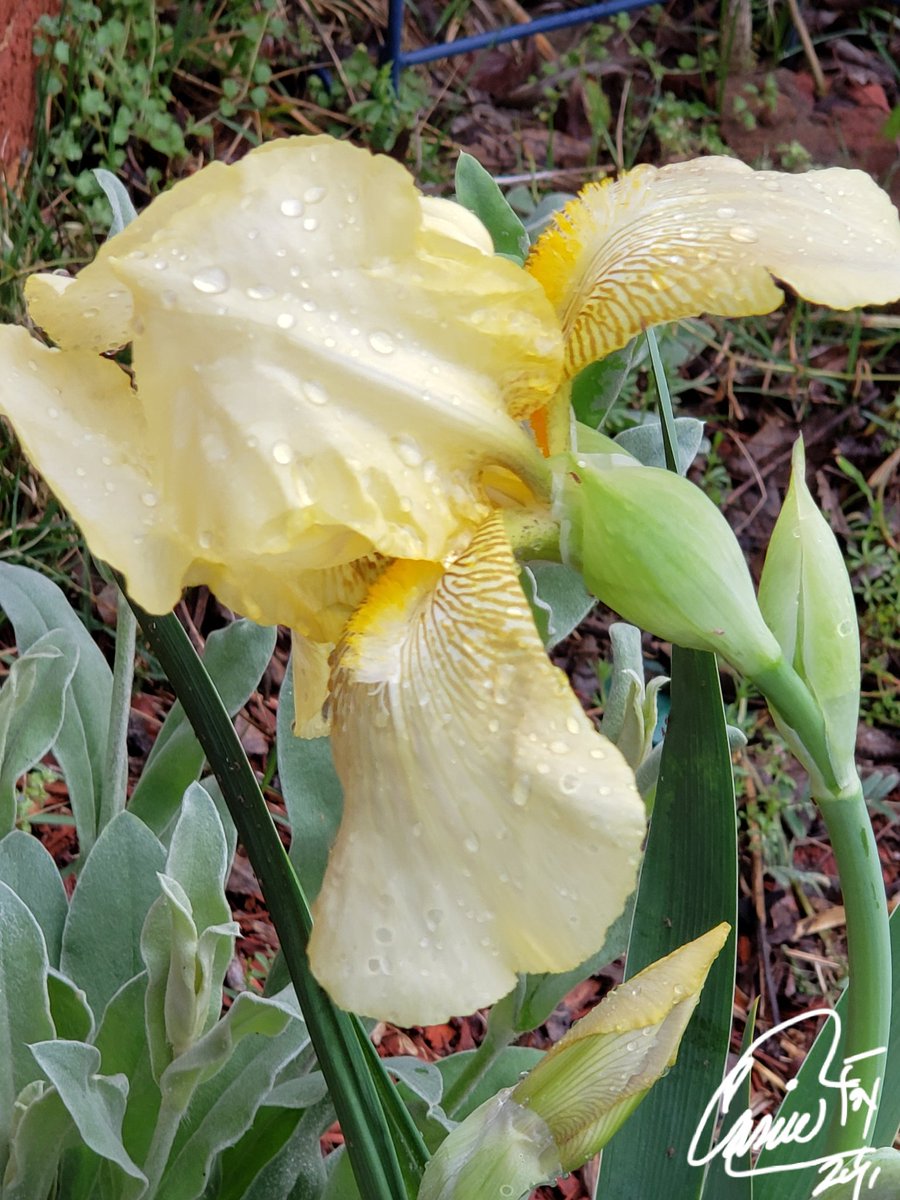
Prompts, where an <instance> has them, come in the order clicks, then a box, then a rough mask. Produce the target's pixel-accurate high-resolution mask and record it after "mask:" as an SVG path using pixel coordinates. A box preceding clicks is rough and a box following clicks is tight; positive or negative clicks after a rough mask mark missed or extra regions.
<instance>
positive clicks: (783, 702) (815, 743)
mask: <svg viewBox="0 0 900 1200" xmlns="http://www.w3.org/2000/svg"><path fill="white" fill-rule="evenodd" d="M751 678H752V680H753V682H754V683H755V684H756V686H757V687H758V688H759V690H760V691H761V692H762V694H763V696H765V699H766V703H767V704H768V705H769V707H770V708H771V709H773V710H774V712H775V714H776V715H777V716H778V717H780V718H781V720H782V721H783V722H784V724H785V725H787V726H788V728H789V729H790V730H792V731H793V733H794V735H795V736H796V738H797V741H798V742H799V743H800V745H801V746H802V747H803V749H804V750H805V751H806V753H807V755H808V757H809V759H810V760H811V765H812V766H813V767H814V768H815V770H816V771H817V772H818V775H819V779H818V780H815V779H814V780H813V788H812V790H813V796H814V797H815V798H816V799H817V800H821V797H822V795H824V794H828V795H831V796H836V795H838V794H839V792H840V790H841V789H840V785H839V784H838V782H837V779H836V778H835V774H834V768H833V767H832V765H831V755H830V753H829V750H828V738H827V735H826V732H825V719H824V717H823V716H822V710H821V709H820V708H819V706H818V704H816V702H815V700H814V699H813V697H812V695H811V694H810V691H809V688H808V687H807V686H806V684H805V683H804V682H803V680H802V679H801V678H800V676H799V675H798V674H797V672H796V671H795V670H794V668H793V667H792V666H791V664H790V663H789V662H788V661H787V660H786V659H784V658H781V659H779V660H778V662H777V663H775V664H774V665H773V666H771V667H767V668H765V669H764V670H759V671H755V672H754V673H753V675H752V676H751ZM809 765H810V764H809V763H804V766H807V767H808V766H809Z"/></svg>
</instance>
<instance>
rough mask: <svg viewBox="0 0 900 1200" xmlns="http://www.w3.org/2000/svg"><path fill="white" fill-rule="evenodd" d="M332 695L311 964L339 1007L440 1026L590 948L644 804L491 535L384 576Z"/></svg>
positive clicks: (352, 637) (624, 871) (624, 892)
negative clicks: (329, 824) (330, 833)
mask: <svg viewBox="0 0 900 1200" xmlns="http://www.w3.org/2000/svg"><path fill="white" fill-rule="evenodd" d="M331 692H332V710H333V728H332V746H333V750H334V759H335V766H336V768H337V771H338V775H339V776H340V779H341V782H342V784H343V787H344V802H345V808H344V819H343V823H342V825H341V829H340V832H339V834H338V838H337V841H336V844H335V846H334V848H333V850H332V855H331V858H330V860H329V865H328V870H327V872H326V876H325V881H324V883H323V887H322V891H321V893H320V895H319V897H318V899H317V901H316V904H315V907H314V917H315V927H314V930H313V936H312V941H311V943H310V961H311V964H312V967H313V971H314V972H315V974H316V976H317V978H318V979H319V980H320V982H321V983H322V984H323V986H324V987H326V988H327V990H328V991H329V992H330V993H331V995H332V996H333V997H334V998H335V1000H337V1002H338V1003H339V1004H341V1005H342V1006H344V1007H347V1008H350V1009H353V1010H355V1011H357V1012H363V1013H366V1014H368V1015H371V1016H375V1017H379V1018H382V1019H389V1020H392V1021H395V1022H397V1023H398V1024H418V1023H423V1022H430V1021H437V1020H444V1019H446V1018H447V1017H448V1016H450V1015H452V1014H459V1013H465V1012H471V1011H473V1010H474V1009H475V1008H478V1007H480V1006H482V1005H485V1004H489V1003H492V1002H493V1001H495V1000H497V999H498V998H499V997H500V996H502V995H504V994H505V993H506V992H507V991H509V989H510V988H511V987H512V986H513V985H514V983H515V978H516V973H517V972H519V971H562V970H566V969H568V968H569V967H574V966H576V965H577V964H578V963H580V962H582V961H584V960H585V959H586V958H587V957H589V955H590V954H591V953H593V952H594V951H595V950H597V949H599V947H600V945H601V944H602V942H603V940H604V936H605V933H606V929H607V928H608V926H609V924H610V923H611V922H612V921H613V920H614V919H615V917H616V916H618V914H619V912H620V911H621V909H622V907H623V905H624V903H625V900H626V899H627V897H628V895H629V893H630V891H631V890H632V888H633V885H634V879H635V873H636V868H637V859H638V853H639V849H640V844H641V839H642V837H643V832H644V815H643V804H642V802H641V800H640V797H639V795H638V794H637V791H636V789H635V786H634V779H633V775H632V773H631V770H630V769H629V767H628V766H627V764H626V763H625V761H624V759H623V758H622V756H621V755H620V754H619V752H618V751H617V750H616V748H615V747H614V746H613V745H612V744H611V743H609V742H608V741H607V740H606V739H605V738H603V737H601V736H600V734H598V733H597V732H596V731H595V730H594V728H593V726H592V725H591V723H590V721H589V720H588V719H587V717H586V716H585V715H584V712H583V710H582V708H581V706H580V704H579V703H578V701H577V699H576V698H575V696H574V695H573V693H572V691H571V689H570V688H569V685H568V682H567V680H566V678H565V676H564V675H563V674H562V672H561V671H559V670H558V669H557V668H555V667H554V666H553V665H552V664H551V663H550V662H549V660H548V659H547V656H546V653H545V651H544V648H543V645H542V644H541V641H540V639H539V637H538V634H537V631H536V630H535V628H534V623H533V620H532V617H531V613H530V611H529V609H528V605H527V603H526V601H525V598H524V596H523V594H522V591H521V588H520V587H519V583H518V573H517V568H516V564H515V560H514V559H513V556H512V553H511V551H510V548H509V545H508V543H507V541H506V538H505V535H504V533H503V529H502V526H501V524H500V522H499V521H498V520H497V519H496V518H491V519H490V520H489V521H488V522H486V523H485V525H483V526H482V527H481V528H480V530H479V531H478V532H477V533H476V535H475V536H474V538H473V539H472V542H471V544H470V545H469V546H468V548H467V549H466V550H465V551H464V552H463V553H462V554H460V555H459V556H458V557H457V558H456V559H455V560H454V561H453V562H451V563H450V564H449V565H448V566H446V567H441V566H439V565H436V564H434V563H425V562H397V563H394V564H392V565H391V566H390V567H388V568H387V570H386V571H385V573H384V574H383V575H382V576H381V578H380V579H379V580H378V581H377V582H376V584H375V585H374V586H373V588H372V589H371V590H370V592H369V595H368V597H367V599H366V602H365V603H364V605H363V606H362V607H361V608H360V609H359V611H358V612H357V613H356V614H355V615H354V617H353V619H352V621H351V622H350V624H349V626H348V630H347V633H346V635H345V637H344V639H343V641H342V642H341V643H340V644H339V646H338V648H337V650H336V652H335V655H334V657H333V670H332V680H331Z"/></svg>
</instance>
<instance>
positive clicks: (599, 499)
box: [555, 455, 782, 678]
mask: <svg viewBox="0 0 900 1200" xmlns="http://www.w3.org/2000/svg"><path fill="white" fill-rule="evenodd" d="M557 462H558V464H559V467H558V474H557V489H556V491H557V494H556V497H555V514H556V516H557V518H558V520H559V521H560V526H561V545H562V549H563V556H564V558H566V559H567V560H568V561H569V562H571V563H572V565H573V566H576V567H578V569H579V570H581V572H582V574H583V575H584V579H585V582H586V583H587V585H588V587H589V588H590V589H591V591H593V592H594V593H595V595H597V596H598V597H599V599H601V600H602V601H603V603H604V604H607V605H608V606H609V607H610V608H612V609H614V610H615V611H616V612H618V613H619V614H620V615H621V616H622V617H623V618H624V619H625V620H626V621H630V622H631V623H632V624H634V625H639V626H641V628H643V629H646V630H648V631H649V632H651V633H654V634H656V636H657V637H661V638H664V639H665V640H666V641H669V642H674V643H676V644H677V645H679V646H685V647H687V648H688V649H693V650H711V651H713V652H714V653H717V654H720V655H721V656H722V657H723V658H725V659H727V660H728V661H729V662H731V663H733V664H734V666H736V667H737V668H738V670H740V671H742V672H743V673H744V674H745V675H749V676H750V677H751V678H752V677H753V676H755V675H756V674H757V673H759V672H763V671H768V670H771V668H772V667H773V666H774V665H776V664H777V663H778V662H779V661H780V659H781V657H782V655H781V649H780V647H779V645H778V642H777V641H776V640H775V638H774V637H773V636H772V633H771V631H770V630H769V628H768V627H767V626H766V623H765V621H764V620H763V617H762V613H761V612H760V610H759V605H758V604H757V602H756V595H755V593H754V590H753V582H752V580H751V578H750V572H749V571H748V569H747V564H746V562H745V561H744V556H743V554H742V552H741V549H740V546H739V545H738V543H737V539H736V538H735V536H734V534H733V533H732V531H731V529H730V527H729V525H728V522H727V521H726V520H725V518H724V517H723V516H722V514H721V513H720V512H719V510H718V509H717V508H716V506H715V505H714V504H713V503H712V501H711V500H709V499H708V498H707V497H706V496H705V495H704V494H703V493H702V492H701V491H700V489H699V488H697V487H695V486H694V484H692V483H689V482H688V480H686V479H683V478H682V477H681V476H679V475H676V474H675V473H674V472H672V471H663V470H660V469H659V468H657V467H644V466H625V465H620V464H624V462H627V460H625V459H619V460H618V461H616V460H614V459H613V456H605V455H604V456H598V457H597V458H595V457H594V456H593V455H577V456H573V455H569V456H566V457H563V456H560V459H558V460H557Z"/></svg>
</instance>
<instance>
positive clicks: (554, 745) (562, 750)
mask: <svg viewBox="0 0 900 1200" xmlns="http://www.w3.org/2000/svg"><path fill="white" fill-rule="evenodd" d="M550 749H551V751H552V752H553V753H554V754H568V753H569V744H568V742H563V741H560V740H557V741H555V742H551V743H550Z"/></svg>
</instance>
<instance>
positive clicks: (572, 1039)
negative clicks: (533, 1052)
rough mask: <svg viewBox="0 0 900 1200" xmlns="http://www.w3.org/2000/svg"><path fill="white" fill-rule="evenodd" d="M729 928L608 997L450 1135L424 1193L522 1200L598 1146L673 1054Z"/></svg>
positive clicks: (425, 1196)
mask: <svg viewBox="0 0 900 1200" xmlns="http://www.w3.org/2000/svg"><path fill="white" fill-rule="evenodd" d="M728 933H729V926H728V925H724V924H723V925H718V926H716V928H715V929H711V930H710V931H709V933H706V934H704V935H703V936H702V937H700V938H697V939H696V940H695V941H693V942H689V943H688V944H687V945H686V946H682V947H681V948H680V949H678V950H676V951H674V953H672V954H669V955H667V956H666V957H665V958H662V959H660V960H659V962H655V963H653V964H651V966H649V967H647V968H646V969H645V970H643V971H641V972H640V973H639V974H638V975H635V976H634V977H633V978H632V979H629V980H628V981H627V982H626V983H623V984H621V985H620V986H619V987H618V988H616V989H615V990H614V991H612V992H610V993H609V995H608V996H606V997H604V999H603V1000H601V1001H600V1003H599V1004H598V1005H597V1007H596V1008H595V1009H594V1010H593V1011H592V1012H590V1013H588V1015H587V1016H586V1017H583V1018H582V1020H580V1021H578V1022H576V1024H575V1025H573V1026H572V1028H571V1029H570V1030H569V1032H568V1033H567V1034H566V1036H565V1037H564V1038H563V1039H562V1040H561V1041H560V1042H559V1043H558V1044H557V1045H556V1046H554V1047H553V1048H552V1049H551V1050H549V1051H548V1053H547V1054H546V1056H545V1057H544V1058H543V1059H542V1060H541V1062H539V1063H538V1065H537V1066H536V1067H535V1068H534V1070H533V1071H531V1072H530V1073H529V1074H528V1075H526V1077H525V1078H524V1079H523V1080H521V1082H520V1083H518V1084H517V1085H516V1086H515V1087H514V1088H512V1089H508V1090H506V1091H504V1092H499V1093H498V1094H497V1095H496V1096H494V1097H493V1098H492V1099H491V1100H489V1101H487V1103H486V1104H482V1105H481V1107H480V1108H477V1109H476V1110H475V1111H474V1112H473V1113H472V1114H471V1116H469V1117H467V1118H466V1120H465V1121H463V1123H462V1124H461V1125H459V1126H458V1127H457V1128H456V1129H455V1130H454V1131H453V1132H452V1133H451V1134H450V1135H449V1137H448V1138H447V1139H446V1140H445V1141H444V1143H443V1144H442V1145H441V1147H440V1149H439V1150H438V1152H437V1154H435V1156H434V1158H433V1159H432V1160H431V1162H430V1163H429V1164H428V1167H427V1168H426V1171H425V1176H424V1178H423V1181H422V1188H421V1191H420V1192H419V1200H497V1197H504V1198H508V1200H521V1197H523V1196H527V1195H528V1194H529V1192H530V1191H531V1190H532V1189H533V1188H535V1187H537V1186H538V1184H540V1183H544V1182H546V1181H549V1180H553V1179H555V1178H556V1176H557V1175H559V1174H561V1173H562V1172H563V1171H572V1170H574V1169H575V1168H576V1167H579V1166H581V1164H582V1163H583V1162H586V1161H587V1159H589V1158H590V1157H591V1156H592V1155H593V1154H596V1153H597V1151H598V1150H599V1149H600V1148H601V1147H602V1146H604V1145H605V1144H606V1143H607V1142H608V1141H609V1139H610V1138H611V1137H612V1135H613V1134H614V1133H615V1132H616V1130H617V1129H618V1128H619V1126H620V1125H622V1123H623V1122H624V1121H625V1120H626V1118H627V1117H628V1116H629V1115H630V1114H631V1112H632V1111H633V1110H634V1109H635V1108H636V1107H637V1105H638V1104H639V1103H640V1102H641V1100H642V1099H643V1097H644V1096H645V1095H646V1093H647V1092H648V1091H649V1089H650V1088H651V1087H652V1085H653V1084H654V1083H655V1082H656V1080H657V1079H659V1077H660V1076H661V1075H663V1074H664V1073H665V1072H666V1071H667V1070H668V1068H669V1067H671V1066H672V1064H673V1063H674V1062H675V1059H676V1056H677V1054H678V1046H679V1043H680V1042H681V1037H682V1035H683V1033H684V1031H685V1029H686V1027H687V1023H688V1021H689V1020H690V1017H691V1014H692V1012H693V1011H694V1008H695V1006H696V1004H697V1001H698V999H699V997H700V990H701V988H702V987H703V984H704V983H705V981H706V976H707V974H708V973H709V968H710V967H711V965H712V963H713V960H714V959H715V957H716V955H717V954H718V953H719V951H720V950H721V949H722V946H723V945H724V944H725V941H726V939H727V937H728Z"/></svg>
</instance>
